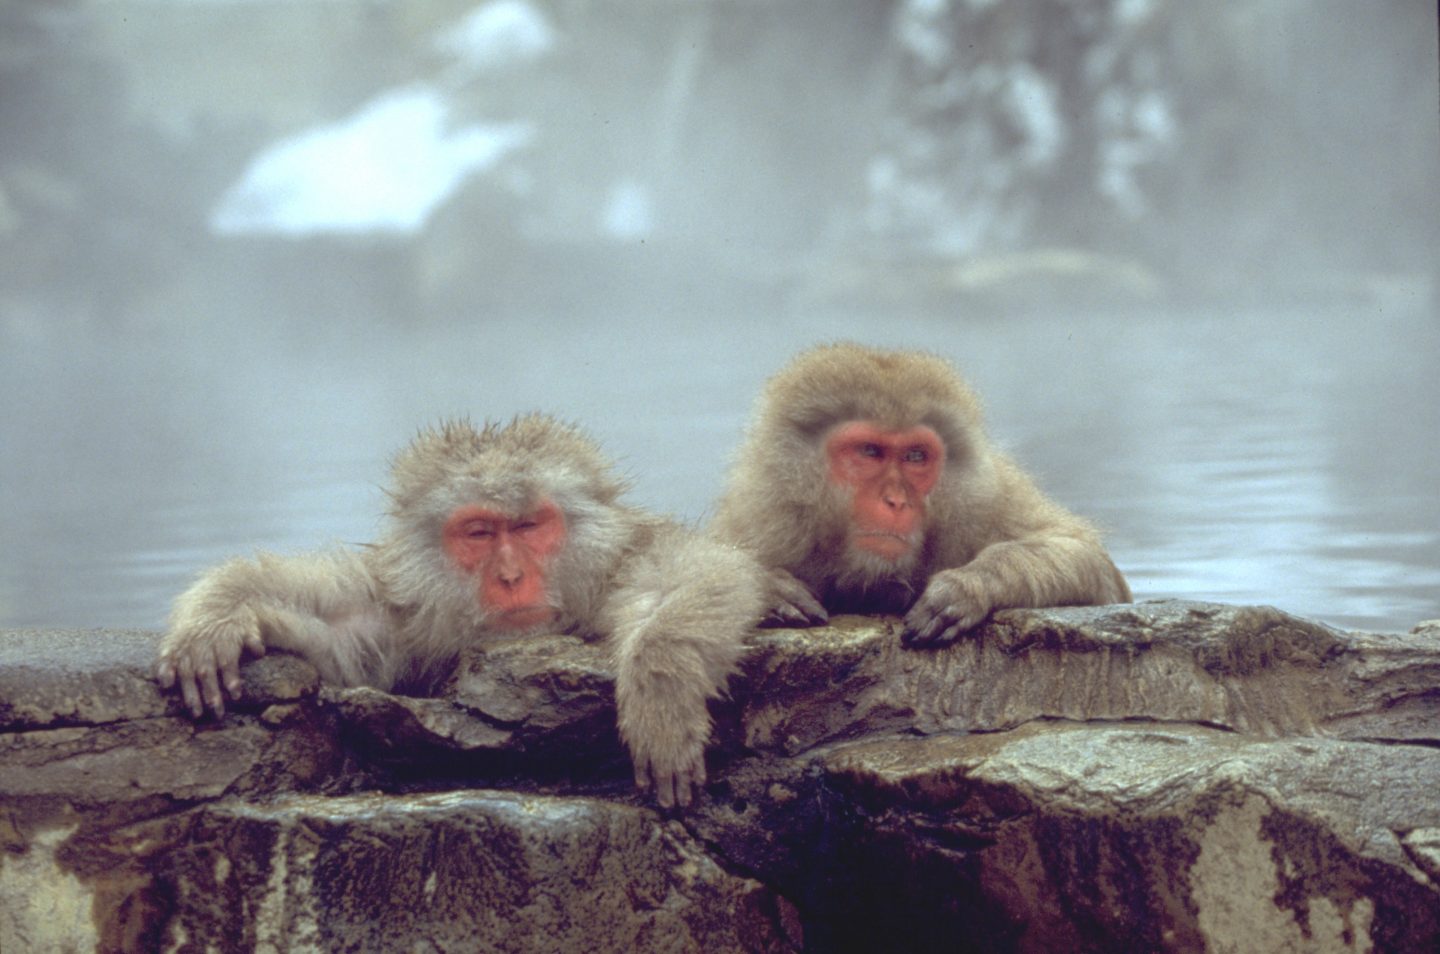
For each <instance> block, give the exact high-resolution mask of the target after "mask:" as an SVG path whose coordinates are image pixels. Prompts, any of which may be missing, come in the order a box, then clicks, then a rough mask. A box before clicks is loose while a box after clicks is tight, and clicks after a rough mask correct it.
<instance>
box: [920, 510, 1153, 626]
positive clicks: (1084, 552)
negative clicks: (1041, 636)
mask: <svg viewBox="0 0 1440 954" xmlns="http://www.w3.org/2000/svg"><path fill="white" fill-rule="evenodd" d="M1129 600H1130V588H1129V587H1128V586H1127V585H1126V584H1125V579H1124V577H1122V576H1121V575H1120V572H1119V570H1117V569H1116V568H1115V564H1114V563H1112V562H1111V560H1110V557H1109V556H1108V555H1106V553H1105V550H1104V548H1103V547H1101V545H1100V543H1099V541H1098V540H1097V539H1095V538H1094V536H1093V535H1092V534H1090V533H1089V532H1084V531H1073V532H1067V531H1066V530H1062V529H1052V530H1050V531H1049V532H1039V533H1035V534H1033V535H1031V536H1027V537H1024V538H1021V539H1017V540H1008V541H1004V542H1000V543H992V544H991V545H990V546H988V547H985V548H984V549H983V550H981V551H980V552H979V553H978V554H976V556H975V558H974V559H973V560H971V561H970V562H969V563H967V564H965V565H964V566H960V567H954V568H951V569H946V570H940V571H939V572H937V573H935V574H933V575H932V576H931V577H930V581H929V583H928V584H927V585H926V587H925V592H924V593H923V594H922V595H921V597H920V599H919V600H918V601H917V602H916V604H915V605H914V606H913V607H912V608H911V609H910V612H909V613H907V614H906V616H905V628H904V630H903V632H902V633H901V639H902V641H903V642H904V643H905V644H906V645H908V646H943V645H945V644H947V643H950V642H952V641H953V640H954V639H955V638H956V637H958V636H959V635H960V634H961V633H964V632H966V631H968V630H970V629H973V628H974V627H976V626H978V625H979V624H980V623H981V622H983V621H984V620H985V618H986V617H987V616H989V615H990V613H991V612H992V611H994V610H997V609H1006V608H1011V607H1038V606H1090V605H1099V604H1103V603H1124V602H1129Z"/></svg>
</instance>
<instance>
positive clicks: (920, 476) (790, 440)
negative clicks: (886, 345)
mask: <svg viewBox="0 0 1440 954" xmlns="http://www.w3.org/2000/svg"><path fill="white" fill-rule="evenodd" d="M712 529H713V530H714V532H715V533H716V534H717V535H718V536H719V537H720V538H721V539H722V540H728V541H730V542H733V543H736V544H738V545H740V546H743V547H745V548H746V549H748V550H750V551H751V552H753V553H755V554H756V555H757V556H758V557H759V559H760V562H761V563H762V564H763V565H764V566H766V567H768V568H770V570H771V582H770V588H771V597H770V607H769V615H768V617H767V620H766V621H767V622H770V623H780V624H785V625H810V624H816V623H823V622H824V621H825V620H826V619H828V615H827V614H828V613H830V612H860V613H904V614H905V620H904V629H903V630H902V634H901V639H902V642H903V643H904V644H905V645H907V646H915V647H919V646H941V645H944V644H946V643H949V642H951V641H952V640H954V639H955V638H956V637H958V636H959V635H960V634H961V633H964V632H966V631H967V630H970V629H972V628H974V627H975V626H977V625H978V624H980V623H981V622H982V621H984V619H985V618H986V617H987V616H988V615H989V614H990V612H991V611H992V610H996V609H1002V608H1005V607H1022V606H1023V607H1034V606H1061V605H1092V604H1101V603H1117V602H1129V600H1130V589H1129V587H1128V586H1127V585H1126V583H1125V579H1124V578H1123V577H1122V576H1121V575H1120V572H1119V571H1118V570H1116V568H1115V564H1114V563H1112V562H1111V561H1110V557H1109V556H1108V555H1107V554H1106V552H1105V549H1104V547H1103V546H1102V545H1101V543H1100V538H1099V534H1098V533H1097V532H1096V530H1095V528H1094V527H1092V526H1091V525H1090V524H1089V523H1087V522H1086V521H1084V520H1082V519H1081V518H1079V517H1077V516H1075V515H1074V514H1072V513H1070V512H1068V511H1066V510H1065V509H1064V508H1063V507H1061V506H1059V505H1058V504H1056V503H1055V502H1053V501H1051V500H1050V499H1048V498H1047V497H1046V496H1045V495H1044V494H1042V493H1041V492H1040V490H1039V489H1037V488H1036V486H1035V484H1034V483H1033V482H1032V481H1031V479H1030V478H1029V477H1028V476H1026V474H1025V472H1024V471H1022V470H1021V469H1020V467H1019V466H1018V465H1017V464H1016V463H1015V462H1014V461H1013V460H1011V459H1010V458H1009V457H1007V456H1006V455H1004V454H1002V453H1000V452H999V451H997V450H996V449H995V448H994V447H992V446H991V445H990V441H989V440H988V438H987V437H986V436H985V431H984V430H983V428H982V425H981V418H980V407H979V402H978V400H977V399H976V397H975V395H974V394H973V393H972V392H971V391H970V389H969V387H967V386H966V384H965V382H964V381H963V380H961V378H960V375H959V374H958V373H957V372H956V371H955V369H954V368H953V367H951V366H950V364H949V363H947V362H946V361H944V360H943V359H941V358H939V357H936V356H934V355H930V354H925V353H922V352H915V351H883V350H878V349H874V348H867V347H863V346H861V345H858V344H851V343H840V344H834V345H828V346H823V347H819V348H815V349H813V350H811V351H807V352H805V353H802V354H801V355H799V356H798V357H797V358H795V359H794V360H793V361H792V362H791V363H790V364H789V365H788V366H787V367H785V368H783V369H782V370H781V371H780V372H779V373H778V374H776V375H775V377H774V378H772V379H771V380H770V381H769V383H768V384H767V385H766V386H765V389H764V390H763V391H762V393H761V395H760V398H759V401H758V402H757V410H756V414H755V417H754V419H753V421H752V422H751V425H750V428H749V430H748V432H747V435H746V439H745V442H744V444H743V445H742V446H741V448H740V451H739V454H738V456H737V457H736V461H735V464H734V466H733V468H732V470H731V473H730V480H729V484H728V486H727V487H726V490H725V493H724V495H723V496H722V497H721V500H720V504H719V506H718V509H717V512H716V516H715V519H714V522H713V524H712Z"/></svg>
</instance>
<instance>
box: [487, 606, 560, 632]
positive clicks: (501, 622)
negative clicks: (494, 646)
mask: <svg viewBox="0 0 1440 954" xmlns="http://www.w3.org/2000/svg"><path fill="white" fill-rule="evenodd" d="M556 615H557V614H556V612H555V610H554V608H552V607H549V606H516V607H513V608H511V609H502V610H499V611H498V612H496V613H495V615H494V616H493V617H491V620H490V625H491V626H493V627H494V628H495V629H503V630H510V631H512V632H513V631H518V630H524V629H535V628H537V627H540V626H544V625H545V624H546V623H553V622H555V618H556Z"/></svg>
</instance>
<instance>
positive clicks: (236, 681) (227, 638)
mask: <svg viewBox="0 0 1440 954" xmlns="http://www.w3.org/2000/svg"><path fill="white" fill-rule="evenodd" d="M246 650H249V651H250V652H251V653H253V654H255V655H256V656H263V655H264V654H265V643H264V641H263V640H262V639H261V638H260V623H259V621H258V620H257V619H256V618H255V614H254V613H253V612H251V611H250V610H248V609H244V608H241V609H240V610H238V611H237V612H236V614H235V615H234V616H232V617H230V618H222V619H216V620H204V621H194V622H193V623H192V622H187V621H185V620H176V623H175V625H174V626H173V627H172V628H171V630H170V632H169V633H168V634H167V635H166V636H165V639H164V641H163V642H162V643H161V644H160V661H159V662H158V663H157V664H156V666H155V678H156V679H157V680H158V681H159V683H160V685H161V686H162V687H163V688H165V689H170V688H172V687H173V686H174V685H175V684H176V683H177V682H178V683H179V684H180V695H181V696H182V697H183V698H184V700H185V705H186V706H187V707H188V708H189V709H190V713H191V714H192V715H193V716H194V717H195V718H197V719H198V718H200V717H201V716H202V715H204V714H205V708H206V707H207V706H208V707H209V708H210V709H211V711H213V712H214V713H215V717H216V718H217V719H218V718H220V717H222V716H224V715H225V697H224V696H223V695H222V694H221V692H220V687H221V685H222V683H223V685H224V687H225V691H226V692H228V693H229V694H230V698H231V699H239V698H240V691H241V689H240V687H241V682H240V657H241V655H242V654H243V653H244V652H245V651H246Z"/></svg>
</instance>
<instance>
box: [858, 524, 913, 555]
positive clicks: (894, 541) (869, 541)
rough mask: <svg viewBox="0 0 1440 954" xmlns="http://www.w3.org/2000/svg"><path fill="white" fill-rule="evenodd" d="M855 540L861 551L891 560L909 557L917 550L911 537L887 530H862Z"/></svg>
mask: <svg viewBox="0 0 1440 954" xmlns="http://www.w3.org/2000/svg"><path fill="white" fill-rule="evenodd" d="M853 540H854V543H855V546H857V547H859V548H860V549H861V550H864V551H866V552H867V553H873V554H875V555H877V556H882V557H886V558H887V559H891V560H898V559H900V558H901V557H904V556H908V555H909V554H910V551H911V550H913V549H915V541H914V540H913V539H911V537H909V536H903V535H901V534H898V533H890V532H888V531H885V530H861V531H859V532H857V533H856V534H855V536H854V538H853Z"/></svg>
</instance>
